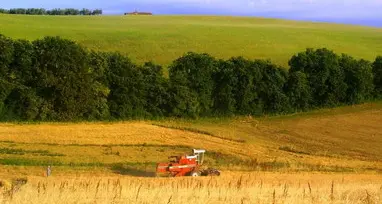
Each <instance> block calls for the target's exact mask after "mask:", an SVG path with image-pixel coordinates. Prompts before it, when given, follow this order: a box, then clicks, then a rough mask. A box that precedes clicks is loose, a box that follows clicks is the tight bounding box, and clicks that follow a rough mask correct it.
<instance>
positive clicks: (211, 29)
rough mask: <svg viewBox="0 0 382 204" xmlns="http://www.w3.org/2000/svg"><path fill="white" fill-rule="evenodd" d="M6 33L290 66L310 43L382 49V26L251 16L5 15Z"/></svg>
mask: <svg viewBox="0 0 382 204" xmlns="http://www.w3.org/2000/svg"><path fill="white" fill-rule="evenodd" d="M0 33H1V34H4V35H6V36H9V37H12V38H18V39H28V40H34V39H37V38H41V37H43V36H47V35H50V36H52V35H54V36H56V35H59V36H61V37H64V38H69V39H73V40H76V41H77V42H79V43H80V44H82V45H85V46H87V47H89V48H92V49H97V50H102V51H120V52H122V53H125V54H127V55H129V56H130V57H131V58H132V59H133V60H134V61H136V62H138V63H142V62H145V61H150V60H152V61H154V62H156V63H160V64H162V65H168V64H170V63H171V61H172V60H174V59H175V58H177V57H179V56H180V55H182V54H184V53H185V52H188V51H195V52H207V53H209V54H212V55H213V56H216V57H219V58H229V57H231V56H238V55H243V56H245V57H248V58H262V59H271V60H272V61H273V62H275V63H277V64H280V65H284V66H286V65H287V63H288V60H289V59H290V57H291V56H292V55H293V54H295V53H297V52H299V51H303V50H305V48H307V47H313V48H319V47H327V48H329V49H333V50H334V51H336V52H340V53H341V52H343V53H347V54H350V55H352V56H354V57H358V58H365V59H368V60H372V59H374V58H375V56H376V55H378V54H382V43H380V42H381V39H382V29H380V28H372V27H361V26H349V25H338V24H326V23H309V22H297V21H286V20H277V19H263V18H248V17H215V16H209V17H206V16H204V17H203V16H26V15H20V16H18V15H0Z"/></svg>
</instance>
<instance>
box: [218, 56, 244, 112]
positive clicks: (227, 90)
mask: <svg viewBox="0 0 382 204" xmlns="http://www.w3.org/2000/svg"><path fill="white" fill-rule="evenodd" d="M218 67H219V68H218V69H217V70H216V71H215V73H214V75H213V80H214V81H215V87H214V91H213V92H212V98H213V99H214V103H213V110H214V114H216V115H234V114H235V113H236V98H235V95H236V92H235V90H236V85H237V83H238V76H237V74H236V69H235V66H234V64H233V63H232V62H231V61H224V60H219V62H218Z"/></svg>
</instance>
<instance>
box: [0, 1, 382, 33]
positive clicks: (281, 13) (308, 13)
mask: <svg viewBox="0 0 382 204" xmlns="http://www.w3.org/2000/svg"><path fill="white" fill-rule="evenodd" d="M0 7H3V8H8V9H9V8H19V7H20V8H29V7H37V8H46V9H52V8H89V9H96V8H101V9H103V11H104V14H109V15H116V14H123V13H125V12H130V11H134V10H138V11H148V12H153V13H154V14H195V15H234V16H260V17H272V18H285V19H294V20H310V21H324V22H337V23H349V24H360V25H369V26H378V27H382V0H0Z"/></svg>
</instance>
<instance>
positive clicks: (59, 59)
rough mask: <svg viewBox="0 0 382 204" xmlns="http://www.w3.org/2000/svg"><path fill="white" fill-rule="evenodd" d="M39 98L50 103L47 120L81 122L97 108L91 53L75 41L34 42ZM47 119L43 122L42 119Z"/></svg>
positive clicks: (50, 40) (45, 40)
mask: <svg viewBox="0 0 382 204" xmlns="http://www.w3.org/2000/svg"><path fill="white" fill-rule="evenodd" d="M33 46H34V49H35V57H34V66H35V69H36V72H37V76H36V77H37V78H38V80H39V82H38V84H37V87H36V88H37V95H38V96H40V97H42V98H43V99H44V100H45V101H46V102H47V107H48V108H47V113H44V115H46V116H47V119H52V120H63V121H66V120H78V119H83V118H84V114H85V113H86V112H87V111H88V110H89V109H91V108H93V107H92V105H93V104H94V103H93V102H92V99H94V93H93V90H94V89H93V86H94V83H93V80H92V75H91V72H90V71H89V65H88V53H87V52H86V50H85V49H83V48H82V47H81V46H79V45H78V44H76V43H75V42H73V41H69V40H64V39H61V38H59V37H45V38H44V39H42V40H36V41H34V42H33ZM42 119H44V118H42Z"/></svg>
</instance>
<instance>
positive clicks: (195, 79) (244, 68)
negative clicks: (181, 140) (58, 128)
mask: <svg viewBox="0 0 382 204" xmlns="http://www.w3.org/2000/svg"><path fill="white" fill-rule="evenodd" d="M54 11H55V12H62V11H61V10H59V9H58V10H54ZM12 12H23V11H22V10H17V11H15V10H12ZM25 12H28V13H35V12H39V11H38V10H33V9H28V10H26V11H25ZM71 12H73V11H72V10H67V11H66V13H67V15H71ZM89 12H90V11H88V10H86V9H84V10H82V12H81V13H82V14H83V15H88V13H89ZM289 64H290V66H291V69H290V70H289V72H287V71H286V69H284V68H282V67H279V66H277V65H275V64H272V63H271V62H270V61H266V60H248V59H245V58H242V57H235V58H231V59H229V60H216V59H214V58H213V57H211V56H210V55H208V54H197V53H187V54H186V55H184V56H182V57H180V58H179V59H177V60H175V61H174V62H173V63H172V65H171V66H170V67H169V78H166V77H164V76H163V69H162V67H161V66H159V65H156V64H154V63H151V62H149V63H145V64H144V65H142V66H138V65H135V64H134V63H133V62H131V60H130V59H129V58H128V57H126V56H123V55H121V54H120V53H106V52H96V51H88V50H86V49H84V48H83V47H81V46H80V45H78V44H77V43H75V42H73V41H69V40H64V39H61V38H59V37H46V38H44V39H41V40H36V41H33V42H32V43H31V42H29V41H25V40H15V41H13V40H11V39H9V38H6V37H4V36H2V35H0V120H2V121H18V120H23V121H44V120H55V121H76V120H109V119H116V120H121V119H122V120H123V119H137V118H157V117H167V116H170V117H171V116H174V117H191V118H197V117H201V116H202V117H203V116H232V115H264V114H284V113H289V112H294V111H306V110H309V109H312V108H320V107H328V106H329V107H331V106H336V105H343V104H358V103H362V102H365V101H367V100H370V99H372V97H373V92H374V93H375V95H376V96H378V95H379V96H381V95H382V57H378V58H377V59H376V61H375V62H374V63H373V64H371V63H370V62H368V61H365V60H356V59H354V58H352V57H350V56H347V55H342V56H339V55H336V54H335V53H333V52H332V51H329V50H327V49H318V50H313V49H307V50H306V51H305V52H302V53H299V54H298V55H296V56H293V57H292V59H291V60H290V62H289ZM374 87H375V89H374Z"/></svg>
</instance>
